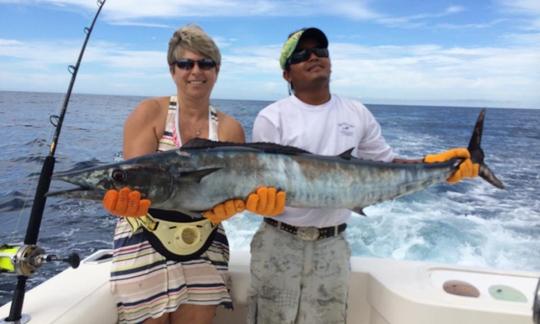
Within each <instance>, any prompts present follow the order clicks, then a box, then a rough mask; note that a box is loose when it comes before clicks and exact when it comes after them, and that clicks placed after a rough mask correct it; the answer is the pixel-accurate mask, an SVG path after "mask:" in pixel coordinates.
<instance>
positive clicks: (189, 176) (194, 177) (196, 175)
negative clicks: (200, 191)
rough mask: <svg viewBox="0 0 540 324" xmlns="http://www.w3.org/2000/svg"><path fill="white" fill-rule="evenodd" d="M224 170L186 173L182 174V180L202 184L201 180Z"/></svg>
mask: <svg viewBox="0 0 540 324" xmlns="http://www.w3.org/2000/svg"><path fill="white" fill-rule="evenodd" d="M221 169H222V168H206V169H199V170H195V171H186V172H181V173H180V180H189V181H194V182H201V180H202V179H203V178H204V177H206V176H207V175H209V174H212V173H214V172H216V171H218V170H221Z"/></svg>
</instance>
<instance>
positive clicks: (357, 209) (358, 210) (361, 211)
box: [352, 207, 367, 216]
mask: <svg viewBox="0 0 540 324" xmlns="http://www.w3.org/2000/svg"><path fill="white" fill-rule="evenodd" d="M352 211H353V212H355V213H357V214H358V215H362V216H367V215H366V213H364V207H354V208H353V209H352Z"/></svg>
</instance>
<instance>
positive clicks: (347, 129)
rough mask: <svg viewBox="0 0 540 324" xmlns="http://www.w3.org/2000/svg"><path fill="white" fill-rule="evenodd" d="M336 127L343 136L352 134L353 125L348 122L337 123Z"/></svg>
mask: <svg viewBox="0 0 540 324" xmlns="http://www.w3.org/2000/svg"><path fill="white" fill-rule="evenodd" d="M338 128H339V132H340V133H341V134H343V135H345V136H353V134H354V125H351V124H349V123H345V122H344V123H339V124H338Z"/></svg>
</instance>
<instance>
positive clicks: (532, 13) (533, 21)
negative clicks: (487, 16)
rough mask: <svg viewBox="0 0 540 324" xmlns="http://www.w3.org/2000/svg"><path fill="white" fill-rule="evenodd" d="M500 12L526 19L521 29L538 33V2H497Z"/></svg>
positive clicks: (539, 22) (515, 0)
mask: <svg viewBox="0 0 540 324" xmlns="http://www.w3.org/2000/svg"><path fill="white" fill-rule="evenodd" d="M499 4H500V5H501V11H502V12H503V13H505V14H507V13H510V14H513V15H518V16H521V17H524V19H526V24H525V26H523V27H522V28H523V29H526V30H532V31H540V1H538V0H499Z"/></svg>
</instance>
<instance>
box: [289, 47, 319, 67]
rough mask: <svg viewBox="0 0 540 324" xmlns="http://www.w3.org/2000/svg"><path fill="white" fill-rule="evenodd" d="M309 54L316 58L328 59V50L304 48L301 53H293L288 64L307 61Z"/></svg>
mask: <svg viewBox="0 0 540 324" xmlns="http://www.w3.org/2000/svg"><path fill="white" fill-rule="evenodd" d="M311 53H313V54H315V55H316V56H317V57H328V48H318V47H315V48H305V49H303V50H301V51H298V52H294V53H292V54H291V56H290V57H289V60H288V63H289V64H298V63H302V62H304V61H307V60H308V59H309V58H310V56H311Z"/></svg>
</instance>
